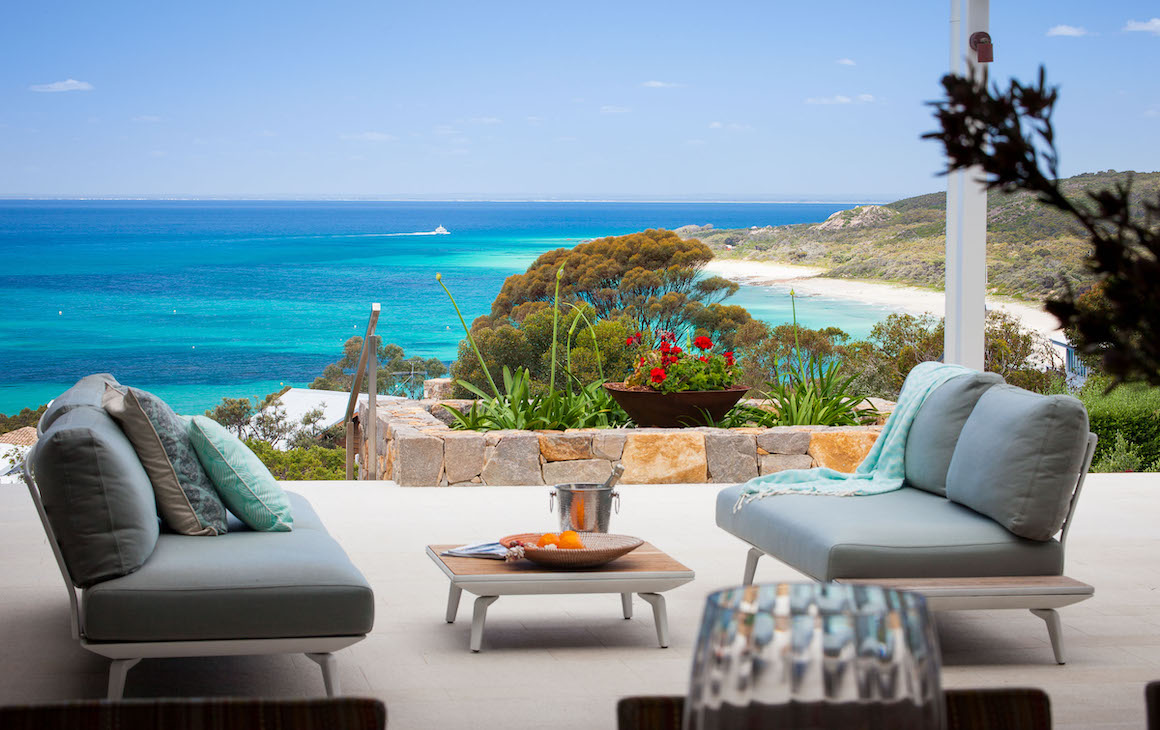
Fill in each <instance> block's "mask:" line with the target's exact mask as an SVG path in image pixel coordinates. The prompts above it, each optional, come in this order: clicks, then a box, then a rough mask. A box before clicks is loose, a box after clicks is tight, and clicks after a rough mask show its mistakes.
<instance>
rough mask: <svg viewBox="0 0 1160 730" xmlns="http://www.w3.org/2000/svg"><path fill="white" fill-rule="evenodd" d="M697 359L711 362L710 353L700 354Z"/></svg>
mask: <svg viewBox="0 0 1160 730" xmlns="http://www.w3.org/2000/svg"><path fill="white" fill-rule="evenodd" d="M697 359H698V360H700V361H701V362H709V356H708V355H701V356H700V357H699V358H697Z"/></svg>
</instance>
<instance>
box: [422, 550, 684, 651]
mask: <svg viewBox="0 0 1160 730" xmlns="http://www.w3.org/2000/svg"><path fill="white" fill-rule="evenodd" d="M454 547H459V545H428V546H427V556H428V557H430V558H431V560H433V561H434V562H435V565H437V566H439V569H440V570H442V571H443V574H444V575H446V576H447V577H448V579H450V581H451V589H450V592H449V593H448V595H447V623H449V624H450V623H455V615H456V613H458V611H459V597H460V595H462V593H463V591H467V592H468V593H473V594H475V595H476V596H478V598H476V599H475V611H474V613H473V614H472V617H471V650H472V651H479V648H480V646H481V645H482V644H483V624H484V622H485V621H486V620H487V607H488V606H490V605H491V604H493V603H495V602H496V601H497V600H499V597H500V596H517V595H524V596H528V595H547V594H560V593H619V594H620V605H621V610H622V611H623V612H624V617H625V618H626V619H628V618H632V594H633V593H636V594H637V595H639V596H640V597H641V598H643V599H644V600H646V601H648V602H649V603H650V604H651V605H652V609H653V620H654V622H655V623H656V627H657V641H658V642H660V645H661V647H662V648H664V647H667V646H668V645H669V619H668V614H667V613H666V611H665V598H664V596H662V595H661V593H663V592H664V591H667V590H671V589H673V588H676V587H677V586H682V585H684V584H686V583H688V582H690V581H691V580H693V577H694V574H693V571H692V570H690V569H688V568H686V567H685V566H684V565H681V564H680V563H679V562H677V561H676V560H674V559H673V558H672V557H670V556H669V555H667V554H666V553H664V552H662V551H660V550H658V549H657V548H655V547H653V546H652V545H651V544H649V543H647V542H646V543H645V544H643V545H641V546H640V547H638V548H637V549H636V550H633V551H632V552H631V553H629V554H628V555H625V556H623V557H621V558H617V559H616V560H614V561H612V562H611V563H608V564H607V565H603V566H601V567H599V568H588V569H582V570H553V569H551V568H546V567H543V566H539V565H536V564H535V563H533V562H531V561H529V560H518V561H516V562H512V563H505V562H504V561H502V560H488V559H485V558H453V557H449V556H443V555H440V553H442V552H443V551H444V550H449V549H451V548H454Z"/></svg>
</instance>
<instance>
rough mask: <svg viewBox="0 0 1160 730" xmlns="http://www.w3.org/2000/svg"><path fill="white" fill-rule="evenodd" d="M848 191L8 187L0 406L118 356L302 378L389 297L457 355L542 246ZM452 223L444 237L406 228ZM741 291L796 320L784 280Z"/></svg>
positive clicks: (766, 215) (217, 383)
mask: <svg viewBox="0 0 1160 730" xmlns="http://www.w3.org/2000/svg"><path fill="white" fill-rule="evenodd" d="M845 207H849V206H847V205H842V204H762V203H753V204H748V203H747V204H716V203H457V202H432V203H392V202H297V201H295V202H238V201H177V202H171V201H146V202H142V201H0V257H2V258H0V260H2V261H3V266H2V273H0V311H3V313H4V315H3V317H2V318H0V412H3V413H12V412H14V411H16V410H19V409H20V408H21V407H24V406H36V405H37V404H39V403H43V402H45V401H47V400H49V399H51V398H52V397H54V396H56V395H57V394H59V393H60V392H61V391H62V390H64V389H65V388H67V387H68V386H69V385H71V384H72V383H73V382H74V381H76V380H77V379H78V378H80V377H81V376H83V375H85V374H88V373H92V372H102V371H108V372H112V373H113V374H115V375H116V376H117V377H118V378H119V379H121V380H122V382H127V383H131V384H134V385H137V386H140V387H142V388H146V389H150V390H153V391H155V392H157V393H158V394H159V395H161V396H162V397H164V398H166V399H168V400H170V401H171V402H172V403H173V404H174V406H175V407H176V408H177V409H178V410H180V411H183V412H198V411H200V410H203V409H205V408H207V407H209V406H211V405H213V404H214V403H216V402H217V401H218V400H220V399H221V398H222V397H225V396H230V397H239V396H260V395H264V394H266V393H268V392H271V391H274V390H277V389H278V388H279V387H281V386H282V385H283V384H285V385H295V386H303V385H306V384H308V383H309V382H310V380H312V379H313V377H314V376H315V375H317V374H318V373H320V372H321V370H322V367H323V366H324V365H325V364H326V363H328V362H332V361H334V360H335V359H337V358H338V356H339V354H340V353H341V346H342V343H343V342H345V341H346V339H347V338H349V337H350V336H351V335H354V334H360V333H361V332H362V331H363V330H364V329H365V327H366V320H367V316H368V314H369V310H370V304H371V302H376V301H377V302H381V303H382V305H383V315H382V319H381V324H380V326H379V333H380V334H381V335H382V336H383V337H384V338H385V339H386V340H387V341H392V342H395V343H397V344H399V345H401V346H402V347H403V348H404V349H405V350H406V352H407V354H408V355H423V356H425V357H430V356H436V357H440V358H442V359H445V360H449V359H451V358H452V357H454V355H455V349H456V345H457V343H458V342H459V339H460V338H461V337H462V330H461V329H460V327H459V324H458V321H457V319H456V318H455V314H454V311H453V310H452V308H451V306H450V304H449V302H448V301H447V298H446V296H445V295H444V294H443V292H442V290H441V289H440V288H439V287H438V286H437V284H436V283H435V272H436V271H439V272H442V274H443V277H444V281H445V282H446V283H447V284H448V286H449V287H450V288H451V289H452V291H453V292H454V294H455V295H456V298H457V299H458V301H459V304H460V307H461V308H462V309H463V311H464V315H465V316H466V317H467V318H468V320H469V321H470V319H472V318H474V317H476V316H478V315H480V314H484V313H486V312H487V311H488V310H489V309H490V305H491V301H492V299H493V298H494V297H495V294H496V293H497V292H498V291H499V288H500V286H501V285H502V283H503V279H504V278H505V277H506V276H509V275H511V274H515V273H520V272H522V271H523V270H524V269H525V268H526V267H527V265H528V264H529V263H531V262H532V261H533V260H534V259H535V258H536V256H538V255H539V254H541V253H543V252H544V251H547V250H550V249H552V248H557V247H560V246H573V245H575V244H576V243H579V242H580V241H582V240H586V239H590V238H596V237H599V236H606V235H618V234H624V233H631V232H634V231H639V230H643V229H645V228H656V227H664V228H675V227H678V226H681V225H686V224H689V223H698V224H704V223H712V224H714V225H716V226H718V227H721V228H736V227H743V226H751V225H757V226H764V225H782V224H786V223H799V222H811V221H820V220H823V219H824V218H826V217H827V216H828V215H830V214H831V213H833V212H834V211H836V210H839V209H842V208H845ZM439 225H443V226H446V227H447V228H448V229H449V230H450V231H451V232H452V233H451V235H448V236H431V235H400V234H413V233H418V232H427V231H432V230H434V229H435V227H436V226H439ZM730 301H732V302H736V303H738V304H742V305H744V306H746V307H747V308H749V309H750V311H751V312H753V314H754V316H757V317H760V318H762V319H764V320H766V321H769V322H773V323H780V322H784V321H787V320H788V319H789V299H788V296H786V294H785V293H784V292H780V291H777V290H772V289H766V288H760V287H743V289H742V292H741V293H740V294H738V295H737V296H736V297H734V298H733V299H732V300H730ZM798 310H799V311H798V313H799V321H801V322H802V323H803V324H805V325H807V326H812V327H816V326H823V325H831V324H832V325H836V326H839V327H842V328H843V329H846V330H847V331H848V332H850V333H851V334H853V335H855V336H861V335H865V334H866V333H867V332H868V331H869V329H870V327H871V326H872V325H873V324H874V322H876V321H878V320H880V319H881V318H882V317H883V316H885V314H886V313H887V312H886V311H885V310H883V309H882V308H880V307H874V306H869V305H862V304H859V303H856V302H849V301H838V300H825V299H821V298H811V299H809V300H806V301H805V302H803V303H799V308H798Z"/></svg>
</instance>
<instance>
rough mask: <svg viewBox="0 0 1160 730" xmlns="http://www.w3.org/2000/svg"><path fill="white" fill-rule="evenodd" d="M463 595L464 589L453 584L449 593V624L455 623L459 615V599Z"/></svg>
mask: <svg viewBox="0 0 1160 730" xmlns="http://www.w3.org/2000/svg"><path fill="white" fill-rule="evenodd" d="M461 595H463V589H462V588H460V587H459V586H457V585H455V584H454V583H452V584H451V590H450V591H448V592H447V623H449V624H453V623H455V615H456V614H457V613H459V597H460V596H461Z"/></svg>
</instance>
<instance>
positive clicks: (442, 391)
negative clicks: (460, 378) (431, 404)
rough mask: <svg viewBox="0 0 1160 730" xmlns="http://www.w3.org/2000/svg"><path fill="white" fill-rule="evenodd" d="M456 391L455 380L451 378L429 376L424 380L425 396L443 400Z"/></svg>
mask: <svg viewBox="0 0 1160 730" xmlns="http://www.w3.org/2000/svg"><path fill="white" fill-rule="evenodd" d="M454 393H455V381H454V380H452V379H451V378H429V379H427V380H424V381H423V397H424V398H434V399H436V400H442V399H444V398H450V397H451V396H452V395H453V394H454Z"/></svg>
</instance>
